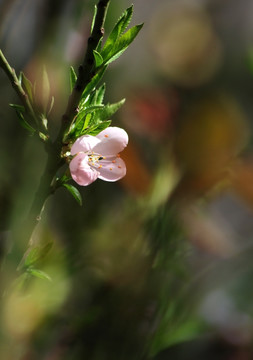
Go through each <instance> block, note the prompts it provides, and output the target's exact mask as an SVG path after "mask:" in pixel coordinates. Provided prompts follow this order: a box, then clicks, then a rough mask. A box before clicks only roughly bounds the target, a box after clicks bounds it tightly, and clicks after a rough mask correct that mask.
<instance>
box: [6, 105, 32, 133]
mask: <svg viewBox="0 0 253 360" xmlns="http://www.w3.org/2000/svg"><path fill="white" fill-rule="evenodd" d="M10 106H11V107H12V108H14V109H15V111H16V114H17V116H18V119H19V122H20V124H21V126H22V127H23V128H24V129H26V130H28V131H29V132H30V133H31V134H34V133H35V131H36V130H35V129H34V128H33V127H32V126H31V125H30V124H28V122H27V121H26V120H25V118H24V114H23V112H24V107H23V106H21V105H16V104H10Z"/></svg>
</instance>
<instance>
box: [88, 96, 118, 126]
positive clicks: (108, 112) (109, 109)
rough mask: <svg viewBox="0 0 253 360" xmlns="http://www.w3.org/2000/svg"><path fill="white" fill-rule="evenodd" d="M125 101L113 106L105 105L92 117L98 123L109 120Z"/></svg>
mask: <svg viewBox="0 0 253 360" xmlns="http://www.w3.org/2000/svg"><path fill="white" fill-rule="evenodd" d="M124 102H125V99H123V100H121V101H119V102H117V103H115V104H107V105H105V106H104V107H103V108H102V109H98V110H96V111H95V113H94V116H95V118H96V119H98V120H100V121H105V120H109V119H110V118H111V116H112V115H113V114H114V113H116V111H118V110H119V108H120V107H121V106H122V105H123V104H124Z"/></svg>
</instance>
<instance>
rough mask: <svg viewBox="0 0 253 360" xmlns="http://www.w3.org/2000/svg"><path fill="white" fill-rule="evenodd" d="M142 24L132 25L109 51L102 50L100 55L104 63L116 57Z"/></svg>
mask: <svg viewBox="0 0 253 360" xmlns="http://www.w3.org/2000/svg"><path fill="white" fill-rule="evenodd" d="M142 26H143V24H140V25H136V26H133V27H132V28H131V29H129V30H128V31H127V32H126V33H124V34H123V35H122V36H121V37H120V38H119V39H118V40H117V41H116V43H115V45H114V46H113V48H112V49H111V51H110V52H109V53H104V50H103V51H102V54H101V55H102V56H103V59H104V62H105V64H106V65H108V64H109V63H111V62H112V61H114V60H115V59H117V58H118V57H119V56H120V55H121V54H122V53H123V52H124V51H125V50H126V49H127V48H128V46H129V45H130V44H131V43H132V42H133V41H134V39H135V38H136V36H137V35H138V33H139V31H140V30H141V28H142Z"/></svg>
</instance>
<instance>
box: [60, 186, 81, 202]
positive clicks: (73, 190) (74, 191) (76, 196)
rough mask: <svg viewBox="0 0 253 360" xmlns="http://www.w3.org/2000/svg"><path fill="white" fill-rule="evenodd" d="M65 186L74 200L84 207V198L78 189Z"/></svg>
mask: <svg viewBox="0 0 253 360" xmlns="http://www.w3.org/2000/svg"><path fill="white" fill-rule="evenodd" d="M63 186H64V187H65V188H66V189H67V190H68V191H69V192H70V194H71V195H72V196H73V197H74V199H75V200H76V201H77V202H78V204H79V205H80V206H82V196H81V194H80V192H79V191H78V190H77V188H76V187H75V186H73V185H70V184H63Z"/></svg>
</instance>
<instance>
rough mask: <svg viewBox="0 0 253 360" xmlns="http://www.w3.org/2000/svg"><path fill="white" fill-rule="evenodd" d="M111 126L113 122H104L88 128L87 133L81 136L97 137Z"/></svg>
mask: <svg viewBox="0 0 253 360" xmlns="http://www.w3.org/2000/svg"><path fill="white" fill-rule="evenodd" d="M110 125H111V120H108V121H102V122H101V123H99V124H97V125H93V126H91V127H90V128H88V129H87V130H86V132H85V133H83V134H81V135H85V134H88V135H93V136H96V135H97V134H99V133H100V132H101V131H103V130H105V129H107V128H108V126H110Z"/></svg>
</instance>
